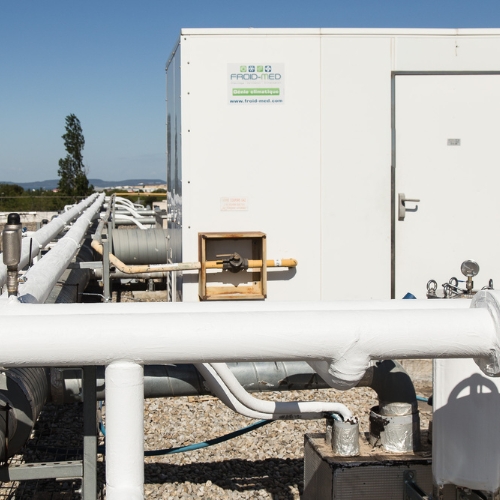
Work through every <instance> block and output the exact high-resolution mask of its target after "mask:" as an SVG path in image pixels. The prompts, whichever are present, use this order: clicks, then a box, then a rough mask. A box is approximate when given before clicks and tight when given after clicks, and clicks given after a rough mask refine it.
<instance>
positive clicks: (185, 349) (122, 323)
mask: <svg viewBox="0 0 500 500" xmlns="http://www.w3.org/2000/svg"><path fill="white" fill-rule="evenodd" d="M482 297H487V298H489V299H490V300H489V302H485V301H481V298H482ZM499 298H500V292H497V291H492V290H485V291H481V292H479V293H478V294H477V295H476V296H475V299H474V300H473V303H472V305H473V308H470V309H456V310H450V309H434V308H430V309H411V308H409V309H396V310H389V309H385V310H384V309H380V310H328V307H325V306H324V304H322V303H317V304H309V307H310V310H293V309H291V307H293V305H292V306H290V304H286V303H284V304H272V303H271V305H270V306H269V305H268V304H266V303H260V304H259V307H258V308H256V307H255V306H254V305H250V306H248V307H247V308H245V306H244V304H239V305H237V306H235V308H234V309H235V310H233V309H232V308H233V306H234V304H224V307H222V306H221V305H214V304H212V303H192V304H175V303H135V304H120V303H114V304H108V306H107V307H106V308H105V309H106V311H104V309H103V308H102V306H101V305H100V304H60V305H59V306H58V307H57V308H51V307H50V306H48V305H47V306H44V305H39V306H37V307H27V306H22V305H20V304H19V303H18V305H17V307H5V308H3V309H1V310H0V315H1V320H2V327H3V328H4V329H5V330H6V331H9V330H11V331H15V332H16V335H15V336H12V338H11V339H9V342H6V343H5V344H4V345H3V346H2V349H1V351H0V366H18V365H25V366H26V365H28V366H84V365H100V364H102V365H107V364H109V363H110V362H112V361H114V360H119V359H129V360H131V361H135V362H137V363H141V364H163V363H175V364H177V363H192V362H195V363H207V362H208V363H218V362H233V361H276V360H280V361H300V360H307V361H308V362H313V363H314V360H318V362H319V363H318V364H320V365H321V366H322V367H323V368H324V369H325V370H324V371H325V372H326V376H327V379H325V378H324V376H323V373H319V375H320V376H321V377H322V378H323V379H324V380H325V381H326V382H327V383H329V385H332V386H335V387H338V388H343V389H347V388H349V387H352V386H354V385H356V383H357V382H359V380H361V378H362V377H363V375H364V373H365V372H366V370H367V369H368V367H369V365H370V360H372V359H398V358H459V357H463V358H471V357H472V358H484V359H485V360H487V364H489V365H491V366H489V368H488V373H489V374H494V373H498V372H500V369H498V371H497V368H496V367H497V366H498V364H497V352H499V351H500V346H499V340H498V332H497V329H496V327H495V321H496V322H497V324H498V323H500V321H499V319H498V318H499V317H500V314H499V311H500V305H499V303H498V301H499ZM15 302H17V301H14V303H13V304H12V305H15ZM398 302H399V301H387V302H386V303H385V304H386V305H385V307H387V308H389V307H390V305H391V304H398ZM400 302H406V303H408V302H409V301H400ZM443 302H446V301H443ZM7 303H8V304H9V305H10V304H11V303H12V301H7ZM382 304H383V302H382ZM68 316H69V317H68ZM21 318H22V319H23V321H20V319H21ZM494 319H495V321H494ZM69 324H71V329H72V333H73V334H72V335H71V336H68V335H67V329H68V325H69ZM89 324H99V326H100V328H99V329H98V330H97V329H89V328H88V325H89ZM33 325H36V331H33ZM159 325H162V326H160V327H159ZM179 332H182V335H179ZM118 339H119V341H118ZM314 364H316V363H314Z"/></svg>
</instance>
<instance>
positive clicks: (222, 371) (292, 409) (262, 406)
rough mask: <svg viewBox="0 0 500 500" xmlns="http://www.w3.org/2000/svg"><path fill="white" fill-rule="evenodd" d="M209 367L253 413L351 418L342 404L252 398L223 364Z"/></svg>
mask: <svg viewBox="0 0 500 500" xmlns="http://www.w3.org/2000/svg"><path fill="white" fill-rule="evenodd" d="M210 366H211V367H212V368H213V370H215V372H216V373H217V375H218V376H219V377H220V378H221V379H222V382H223V383H224V384H225V385H226V387H227V388H228V389H229V391H231V393H232V394H233V395H234V396H235V397H236V399H238V401H239V402H240V403H241V404H243V405H244V406H246V407H247V408H250V409H251V410H253V411H261V412H266V413H270V414H272V415H273V417H274V418H279V416H286V417H288V416H292V415H295V418H304V419H314V418H321V417H323V416H324V414H325V413H339V414H340V415H342V418H343V419H344V420H347V419H349V418H351V417H352V413H351V411H350V410H349V409H348V408H347V406H345V405H344V404H342V403H332V402H325V401H318V402H316V401H284V402H283V401H263V400H261V399H258V398H254V397H253V396H251V395H250V394H249V393H248V392H247V391H246V390H245V388H244V387H243V386H242V385H241V384H240V383H239V381H238V379H237V378H236V377H235V376H234V374H233V373H232V372H231V370H230V369H229V367H228V366H227V365H226V364H225V363H211V364H210Z"/></svg>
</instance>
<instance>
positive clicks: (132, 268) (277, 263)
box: [91, 240, 297, 274]
mask: <svg viewBox="0 0 500 500" xmlns="http://www.w3.org/2000/svg"><path fill="white" fill-rule="evenodd" d="M91 246H92V248H93V249H94V250H95V251H96V252H98V253H99V254H101V255H103V253H104V249H103V246H102V244H101V243H99V242H98V241H97V240H92V244H91ZM109 262H110V263H111V264H113V266H115V267H116V268H117V269H118V270H119V271H122V272H123V273H126V274H143V273H153V272H169V271H189V270H195V269H201V264H200V263H199V262H182V263H180V264H159V265H158V264H156V265H148V264H139V265H127V264H125V263H123V262H122V261H121V260H120V259H118V257H116V255H113V254H112V253H110V254H109ZM205 264H206V266H205V267H206V268H207V269H222V265H223V263H222V261H207V262H206V263H205ZM266 265H267V267H296V266H297V261H296V260H295V259H277V260H271V259H270V260H266ZM248 267H249V268H252V269H253V268H258V267H262V261H261V260H249V261H248Z"/></svg>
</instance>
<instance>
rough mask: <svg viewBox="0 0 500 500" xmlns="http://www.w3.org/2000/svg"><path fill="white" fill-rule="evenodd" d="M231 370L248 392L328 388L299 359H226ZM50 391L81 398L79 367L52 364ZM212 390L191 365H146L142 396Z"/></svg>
mask: <svg viewBox="0 0 500 500" xmlns="http://www.w3.org/2000/svg"><path fill="white" fill-rule="evenodd" d="M228 366H229V368H230V369H231V371H232V373H233V374H234V375H235V376H236V378H237V379H238V381H239V382H240V384H241V385H242V386H243V387H244V388H245V389H246V390H247V391H249V392H270V391H297V390H310V389H327V388H329V386H328V384H327V383H326V382H324V381H323V380H322V379H321V378H320V377H319V376H318V375H317V374H316V373H314V371H313V370H312V368H311V367H310V366H309V365H308V364H307V363H305V362H302V361H291V362H287V363H283V362H272V363H228ZM50 379H51V394H52V401H53V402H55V403H56V404H66V403H74V402H75V401H77V402H78V401H82V400H83V387H82V370H81V369H79V368H51V370H50ZM202 394H211V392H210V390H209V388H208V386H207V385H206V383H205V381H204V380H203V377H202V376H201V375H200V374H199V373H198V371H197V370H196V368H195V367H194V365H187V364H186V365H146V366H145V367H144V397H145V398H165V397H179V396H197V395H202ZM97 399H99V400H104V367H103V366H98V367H97Z"/></svg>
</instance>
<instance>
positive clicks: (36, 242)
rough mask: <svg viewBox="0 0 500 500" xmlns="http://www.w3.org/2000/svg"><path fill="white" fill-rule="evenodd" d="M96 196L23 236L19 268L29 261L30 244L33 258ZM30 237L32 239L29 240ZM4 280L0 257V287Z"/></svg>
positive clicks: (5, 270) (5, 273)
mask: <svg viewBox="0 0 500 500" xmlns="http://www.w3.org/2000/svg"><path fill="white" fill-rule="evenodd" d="M97 196H98V195H97V193H96V194H93V195H91V196H89V197H88V198H86V199H85V200H83V201H82V202H80V203H79V204H78V205H75V206H73V207H72V208H71V209H69V210H68V211H67V212H65V213H63V214H61V215H59V216H58V217H56V218H55V219H53V220H52V221H50V222H49V223H48V224H47V225H45V226H43V227H42V228H41V229H39V230H38V231H36V232H35V233H33V234H32V235H31V236H30V237H29V238H23V243H22V249H21V261H20V263H19V269H22V268H23V267H25V266H27V265H28V263H29V261H30V245H31V258H34V257H36V256H37V255H38V253H39V252H40V250H41V249H42V248H45V246H46V245H47V244H48V243H50V242H51V241H52V240H53V239H54V238H55V237H56V236H57V235H58V234H59V233H60V232H61V231H62V230H63V229H64V227H65V226H66V225H67V224H68V223H69V222H71V221H72V220H73V219H76V218H77V217H78V216H79V215H80V214H81V213H82V212H83V210H85V208H87V207H88V206H90V204H91V203H93V202H94V200H95V199H96V198H97ZM30 239H31V240H32V241H31V242H30ZM0 255H1V254H0ZM6 280H7V267H6V266H5V265H4V264H3V260H2V259H1V258H0V288H1V287H3V285H5V282H6Z"/></svg>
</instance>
